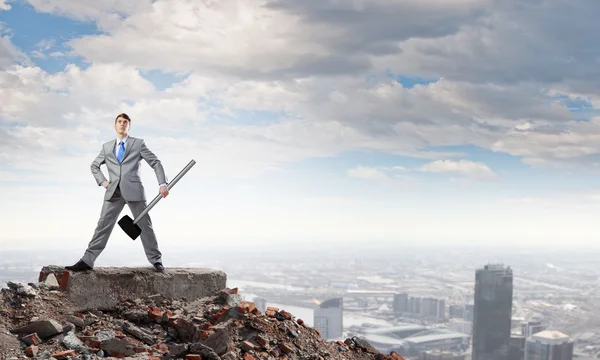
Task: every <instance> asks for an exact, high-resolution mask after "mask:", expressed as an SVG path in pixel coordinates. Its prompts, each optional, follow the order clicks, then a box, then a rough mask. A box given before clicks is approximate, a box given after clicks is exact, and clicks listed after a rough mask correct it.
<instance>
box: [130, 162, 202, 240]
mask: <svg viewBox="0 0 600 360" xmlns="http://www.w3.org/2000/svg"><path fill="white" fill-rule="evenodd" d="M195 164H196V162H195V161H194V160H193V159H192V161H190V162H189V163H188V164H187V165H186V166H185V167H184V168H183V170H181V171H180V172H179V174H177V176H175V177H174V178H173V181H171V182H170V183H169V184H168V185H167V189H169V190H171V188H172V187H173V186H175V184H177V182H178V181H179V179H181V178H182V177H183V175H185V173H187V172H188V170H189V169H191V168H192V166H194V165H195ZM160 199H162V195H161V194H158V195H156V197H155V198H154V200H152V202H151V203H150V204H148V206H146V208H145V209H144V211H142V212H141V213H140V214H139V215H138V216H137V217H136V218H135V220H132V219H131V218H130V217H129V215H125V216H123V217H122V218H121V220H119V226H120V227H121V229H123V231H125V233H126V234H127V235H129V237H130V238H131V239H132V240H135V239H137V237H138V236H140V234H141V233H142V229H140V227H139V226H138V225H137V223H138V221H140V219H141V218H142V217H143V216H144V215H146V214H147V213H148V211H150V209H152V207H153V206H154V205H156V203H158V202H159V201H160Z"/></svg>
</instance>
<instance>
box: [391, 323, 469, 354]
mask: <svg viewBox="0 0 600 360" xmlns="http://www.w3.org/2000/svg"><path fill="white" fill-rule="evenodd" d="M404 341H405V342H406V344H407V352H406V353H405V354H400V355H402V356H404V355H406V356H419V354H420V353H422V352H424V351H428V350H446V351H454V350H465V349H467V348H468V344H469V335H467V334H463V333H457V332H455V331H452V330H448V329H444V328H438V329H430V330H426V331H423V332H421V333H418V334H415V335H412V336H409V337H407V338H405V339H404Z"/></svg>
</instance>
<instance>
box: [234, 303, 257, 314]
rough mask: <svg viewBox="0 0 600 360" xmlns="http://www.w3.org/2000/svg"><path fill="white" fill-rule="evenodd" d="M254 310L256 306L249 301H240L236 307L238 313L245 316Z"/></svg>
mask: <svg viewBox="0 0 600 360" xmlns="http://www.w3.org/2000/svg"><path fill="white" fill-rule="evenodd" d="M254 308H256V305H254V303H253V302H251V301H242V302H241V303H240V304H239V305H238V311H239V312H240V313H242V314H247V313H249V312H251V311H252V310H254Z"/></svg>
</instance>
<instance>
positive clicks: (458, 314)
mask: <svg viewBox="0 0 600 360" xmlns="http://www.w3.org/2000/svg"><path fill="white" fill-rule="evenodd" d="M448 316H449V317H450V318H464V316H465V307H464V306H462V305H450V306H448Z"/></svg>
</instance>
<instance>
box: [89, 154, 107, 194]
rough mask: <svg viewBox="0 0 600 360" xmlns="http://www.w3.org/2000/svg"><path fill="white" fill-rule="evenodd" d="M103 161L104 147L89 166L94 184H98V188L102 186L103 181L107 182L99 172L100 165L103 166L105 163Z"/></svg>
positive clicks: (104, 158)
mask: <svg viewBox="0 0 600 360" xmlns="http://www.w3.org/2000/svg"><path fill="white" fill-rule="evenodd" d="M105 160H106V157H105V155H104V147H102V150H100V154H98V156H96V158H95V159H94V161H92V165H91V166H90V168H91V169H92V175H94V179H96V183H97V184H98V186H102V184H104V182H105V181H108V180H106V177H104V174H103V173H102V171H101V170H100V165H102V164H104V163H105V162H106V161H105Z"/></svg>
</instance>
